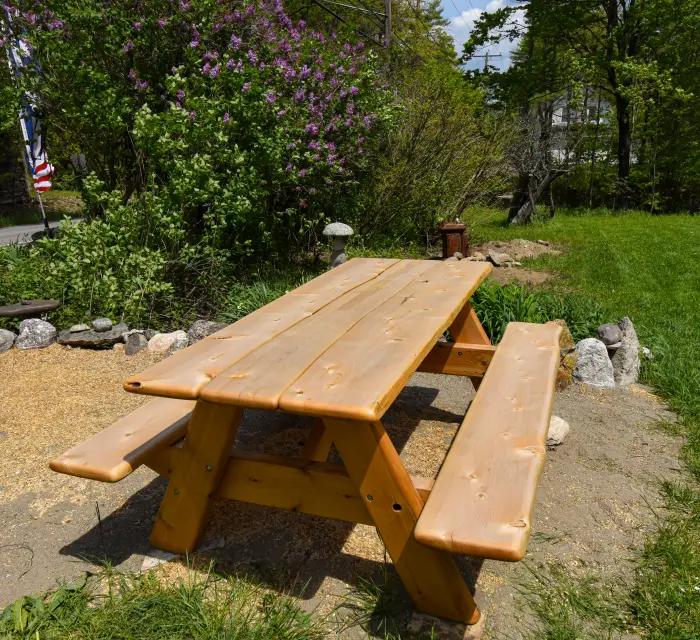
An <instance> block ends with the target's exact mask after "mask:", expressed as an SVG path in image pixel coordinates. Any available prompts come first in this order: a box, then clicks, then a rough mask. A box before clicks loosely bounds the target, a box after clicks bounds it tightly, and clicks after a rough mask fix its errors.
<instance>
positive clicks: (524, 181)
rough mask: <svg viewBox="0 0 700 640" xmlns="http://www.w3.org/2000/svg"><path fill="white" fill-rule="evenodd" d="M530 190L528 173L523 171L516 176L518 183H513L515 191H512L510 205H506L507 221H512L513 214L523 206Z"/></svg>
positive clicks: (516, 213) (515, 214)
mask: <svg viewBox="0 0 700 640" xmlns="http://www.w3.org/2000/svg"><path fill="white" fill-rule="evenodd" d="M529 192H530V174H529V173H525V172H524V171H523V172H521V173H520V175H519V176H518V183H517V184H516V185H515V191H513V196H512V197H511V199H510V205H509V206H508V223H509V224H510V223H511V222H513V219H514V218H515V216H517V215H518V211H520V209H521V208H522V207H523V205H524V204H525V203H526V202H527V200H528V194H529Z"/></svg>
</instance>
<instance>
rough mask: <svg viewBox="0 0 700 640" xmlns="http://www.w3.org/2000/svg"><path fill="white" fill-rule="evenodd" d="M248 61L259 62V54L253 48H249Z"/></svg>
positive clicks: (251, 62)
mask: <svg viewBox="0 0 700 640" xmlns="http://www.w3.org/2000/svg"><path fill="white" fill-rule="evenodd" d="M248 61H249V62H250V64H257V63H258V55H257V54H256V53H255V51H253V50H252V49H248Z"/></svg>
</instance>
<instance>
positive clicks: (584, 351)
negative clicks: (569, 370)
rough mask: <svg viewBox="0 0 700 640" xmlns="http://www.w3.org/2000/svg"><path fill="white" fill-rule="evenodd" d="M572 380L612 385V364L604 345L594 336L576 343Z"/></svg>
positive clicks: (597, 384)
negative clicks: (576, 358) (575, 358)
mask: <svg viewBox="0 0 700 640" xmlns="http://www.w3.org/2000/svg"><path fill="white" fill-rule="evenodd" d="M576 355H577V357H578V361H577V362H576V369H574V380H578V381H579V382H583V383H584V384H590V385H591V386H594V387H614V386H615V378H614V377H613V366H612V362H610V358H609V357H608V350H607V349H606V348H605V345H604V344H603V343H602V342H601V341H600V340H598V339H596V338H585V339H583V340H581V342H579V343H578V344H577V345H576Z"/></svg>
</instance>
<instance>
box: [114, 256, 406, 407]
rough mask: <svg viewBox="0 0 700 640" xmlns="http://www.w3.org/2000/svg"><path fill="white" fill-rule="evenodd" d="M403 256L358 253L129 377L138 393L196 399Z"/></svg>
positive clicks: (128, 387) (129, 386) (129, 388)
mask: <svg viewBox="0 0 700 640" xmlns="http://www.w3.org/2000/svg"><path fill="white" fill-rule="evenodd" d="M398 262H399V261H398V260H388V259H375V258H354V259H353V260H349V261H348V262H346V263H345V264H344V265H341V266H340V267H337V268H335V269H332V270H331V271H328V272H326V273H324V274H323V275H321V276H319V277H318V278H315V279H313V280H310V281H309V282H307V283H305V284H304V285H302V286H301V287H299V288H298V289H295V290H294V291H291V292H289V293H287V294H285V295H284V296H282V297H281V298H278V299H277V300H275V301H274V302H271V303H270V304H268V305H266V306H265V307H262V308H261V309H258V310H257V311H255V312H253V313H251V314H250V315H248V316H246V317H245V318H243V319H241V320H239V321H238V322H236V323H234V324H232V325H229V326H228V327H226V328H225V329H222V330H221V331H218V332H217V333H214V334H212V335H211V336H209V337H208V338H205V339H204V340H200V341H199V342H197V343H196V344H194V345H192V346H191V347H188V348H187V349H184V350H182V351H180V352H178V353H176V354H174V355H172V356H170V357H169V358H167V359H165V360H162V361H161V362H159V363H158V364H156V365H154V366H152V367H150V368H149V369H146V371H143V372H141V373H139V374H137V375H135V376H131V377H129V378H127V379H126V380H125V381H124V389H126V390H127V391H131V392H133V393H143V394H147V395H152V396H164V397H168V398H181V399H183V400H193V399H196V398H197V397H198V396H199V393H200V391H201V390H202V388H203V387H204V386H205V385H206V384H208V383H209V382H210V381H211V380H212V379H213V378H215V377H216V376H217V375H219V374H220V373H221V372H222V371H225V370H226V369H228V368H229V367H230V366H231V365H233V364H234V363H236V362H237V361H238V360H240V359H241V358H243V357H245V356H246V355H248V354H249V353H251V352H252V351H254V350H255V349H257V348H258V347H260V346H261V345H263V344H265V343H266V342H268V341H269V340H271V339H272V338H274V337H275V336H278V335H279V334H281V333H283V332H284V331H286V330H287V329H289V328H290V327H292V326H294V325H295V324H296V323H298V322H300V321H302V320H304V319H305V318H308V317H310V316H312V315H313V314H314V313H316V312H317V311H319V310H320V309H322V308H323V307H325V306H326V305H328V304H330V303H331V302H333V301H334V300H337V299H338V298H340V297H342V296H344V295H345V294H346V293H348V292H349V291H352V290H353V289H355V288H356V287H358V286H360V285H362V284H364V283H365V282H368V281H370V280H373V279H374V278H376V277H377V276H379V275H380V274H382V273H383V272H384V271H386V270H387V269H390V268H391V267H392V266H394V265H396V264H397V263H398Z"/></svg>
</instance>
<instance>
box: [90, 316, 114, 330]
mask: <svg viewBox="0 0 700 640" xmlns="http://www.w3.org/2000/svg"><path fill="white" fill-rule="evenodd" d="M111 328H112V321H111V320H110V319H109V318H97V320H93V321H92V329H93V331H97V332H98V333H102V332H104V331H109V330H110V329H111Z"/></svg>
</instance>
